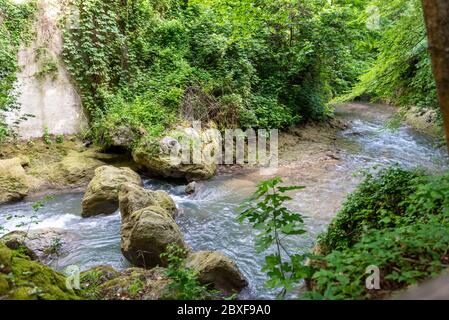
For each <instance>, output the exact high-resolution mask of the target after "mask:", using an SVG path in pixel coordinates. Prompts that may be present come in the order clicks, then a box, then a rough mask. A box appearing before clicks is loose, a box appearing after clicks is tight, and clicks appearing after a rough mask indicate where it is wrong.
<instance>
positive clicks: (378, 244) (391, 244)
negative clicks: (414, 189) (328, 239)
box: [306, 218, 449, 299]
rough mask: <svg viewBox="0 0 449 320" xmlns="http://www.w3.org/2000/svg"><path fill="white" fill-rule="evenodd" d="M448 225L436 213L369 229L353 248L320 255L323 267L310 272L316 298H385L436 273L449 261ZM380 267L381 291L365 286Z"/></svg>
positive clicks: (307, 295)
mask: <svg viewBox="0 0 449 320" xmlns="http://www.w3.org/2000/svg"><path fill="white" fill-rule="evenodd" d="M448 227H449V226H448V224H441V222H440V221H438V219H435V218H432V219H431V221H430V222H429V223H423V222H418V223H416V224H414V225H410V226H403V227H396V228H388V229H384V230H371V231H369V232H367V233H366V234H365V235H363V236H362V238H361V239H360V241H359V242H357V243H356V244H355V245H354V246H353V247H351V248H346V249H342V250H334V251H332V252H331V253H330V254H328V255H326V256H324V257H321V259H319V261H320V262H321V264H322V265H321V269H320V270H318V271H316V272H315V274H314V275H313V277H312V280H313V282H314V289H313V290H312V291H311V292H309V293H307V294H306V297H308V298H313V299H372V298H382V297H385V296H386V295H388V294H389V293H390V292H391V291H394V290H398V289H402V288H406V287H407V286H409V285H412V284H416V283H417V282H418V281H420V280H424V279H426V278H428V277H434V276H436V275H438V274H439V273H440V272H441V271H443V269H445V268H447V267H448V266H449V260H448V258H449V257H448V253H447V251H448V248H449V232H448ZM373 265H374V266H377V267H379V269H380V276H381V281H380V290H379V291H378V290H374V291H373V290H367V289H366V285H365V280H366V277H367V274H366V269H367V268H368V267H369V266H373Z"/></svg>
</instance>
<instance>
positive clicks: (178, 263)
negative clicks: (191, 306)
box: [161, 244, 217, 300]
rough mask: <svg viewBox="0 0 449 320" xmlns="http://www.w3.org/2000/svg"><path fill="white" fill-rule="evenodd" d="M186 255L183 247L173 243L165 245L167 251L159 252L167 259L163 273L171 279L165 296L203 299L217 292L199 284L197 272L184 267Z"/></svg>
mask: <svg viewBox="0 0 449 320" xmlns="http://www.w3.org/2000/svg"><path fill="white" fill-rule="evenodd" d="M186 255H187V251H186V250H185V249H183V248H180V247H179V246H177V245H174V244H170V245H169V246H167V251H166V252H164V253H162V254H161V258H162V259H164V260H167V263H168V266H167V269H166V271H165V274H166V276H167V277H168V278H169V279H170V280H171V283H170V284H169V287H168V292H167V294H166V295H167V297H170V298H173V299H176V300H203V299H206V298H208V297H211V295H212V294H217V293H216V292H213V291H210V290H209V289H208V288H207V286H202V285H200V284H199V282H198V277H197V273H196V272H195V271H194V270H192V269H189V268H186V267H185V265H184V263H185V257H186Z"/></svg>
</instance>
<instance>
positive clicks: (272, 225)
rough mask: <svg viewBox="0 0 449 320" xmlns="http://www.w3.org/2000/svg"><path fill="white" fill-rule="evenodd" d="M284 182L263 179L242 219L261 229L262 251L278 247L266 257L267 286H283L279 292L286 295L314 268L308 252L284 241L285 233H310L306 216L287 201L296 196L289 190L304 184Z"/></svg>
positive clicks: (257, 243) (259, 241)
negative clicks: (292, 248)
mask: <svg viewBox="0 0 449 320" xmlns="http://www.w3.org/2000/svg"><path fill="white" fill-rule="evenodd" d="M281 183H282V180H281V179H280V178H274V179H270V180H267V181H263V182H261V183H260V184H259V185H258V186H257V191H256V192H255V193H254V195H253V196H252V197H251V198H250V199H248V200H247V202H246V203H245V204H244V205H243V208H242V212H241V214H240V215H239V221H240V222H244V221H246V220H247V221H248V222H250V223H251V224H252V226H253V228H254V229H256V230H258V231H259V233H258V235H257V240H256V249H257V251H258V252H259V253H261V252H266V251H267V250H269V249H270V248H272V247H274V248H275V250H274V253H272V254H269V255H267V256H266V257H265V265H264V267H263V268H262V271H264V272H266V273H267V275H268V277H269V280H268V281H267V287H269V288H278V287H279V288H282V291H281V293H280V294H279V296H280V297H284V296H285V294H286V293H287V292H288V291H290V290H291V289H292V288H293V287H294V286H295V285H296V284H297V283H298V282H299V281H300V280H301V279H303V278H305V277H307V276H308V275H309V273H310V270H311V269H310V267H307V266H305V264H304V262H305V261H306V258H307V255H304V254H298V253H293V252H290V250H288V249H287V248H286V246H285V243H283V241H284V240H285V237H289V236H295V235H302V234H304V233H306V231H305V230H304V220H303V217H302V216H301V215H300V214H298V213H295V212H292V211H290V210H289V209H288V208H286V207H285V202H286V201H291V200H292V198H291V197H289V196H288V195H286V193H287V192H288V191H292V190H301V189H304V187H301V186H289V187H282V186H280V184H281Z"/></svg>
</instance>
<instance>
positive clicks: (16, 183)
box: [0, 157, 32, 204]
mask: <svg viewBox="0 0 449 320" xmlns="http://www.w3.org/2000/svg"><path fill="white" fill-rule="evenodd" d="M28 162H29V160H28V159H26V158H23V157H17V158H13V159H6V160H0V204H1V203H6V202H10V201H17V200H20V199H22V198H24V197H25V196H26V195H27V194H28V192H29V189H30V185H31V184H32V182H31V179H32V178H31V177H29V176H28V175H27V174H26V172H25V169H24V166H26V165H27V164H28Z"/></svg>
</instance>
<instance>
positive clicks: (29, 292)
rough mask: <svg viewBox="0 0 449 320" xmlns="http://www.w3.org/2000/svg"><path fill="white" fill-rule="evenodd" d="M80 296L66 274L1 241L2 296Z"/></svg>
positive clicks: (68, 297)
mask: <svg viewBox="0 0 449 320" xmlns="http://www.w3.org/2000/svg"><path fill="white" fill-rule="evenodd" d="M2 299H4V300H79V299H81V297H80V296H79V294H78V293H77V292H75V291H74V290H71V289H68V288H67V286H66V278H65V277H64V276H63V275H62V274H59V273H58V272H56V271H54V270H52V269H50V268H49V267H47V266H45V265H43V264H41V263H39V262H36V261H32V260H31V259H30V258H29V257H27V256H25V255H23V254H21V253H19V252H18V251H14V250H11V249H9V248H8V247H7V246H6V245H4V244H3V243H0V300H2Z"/></svg>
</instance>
